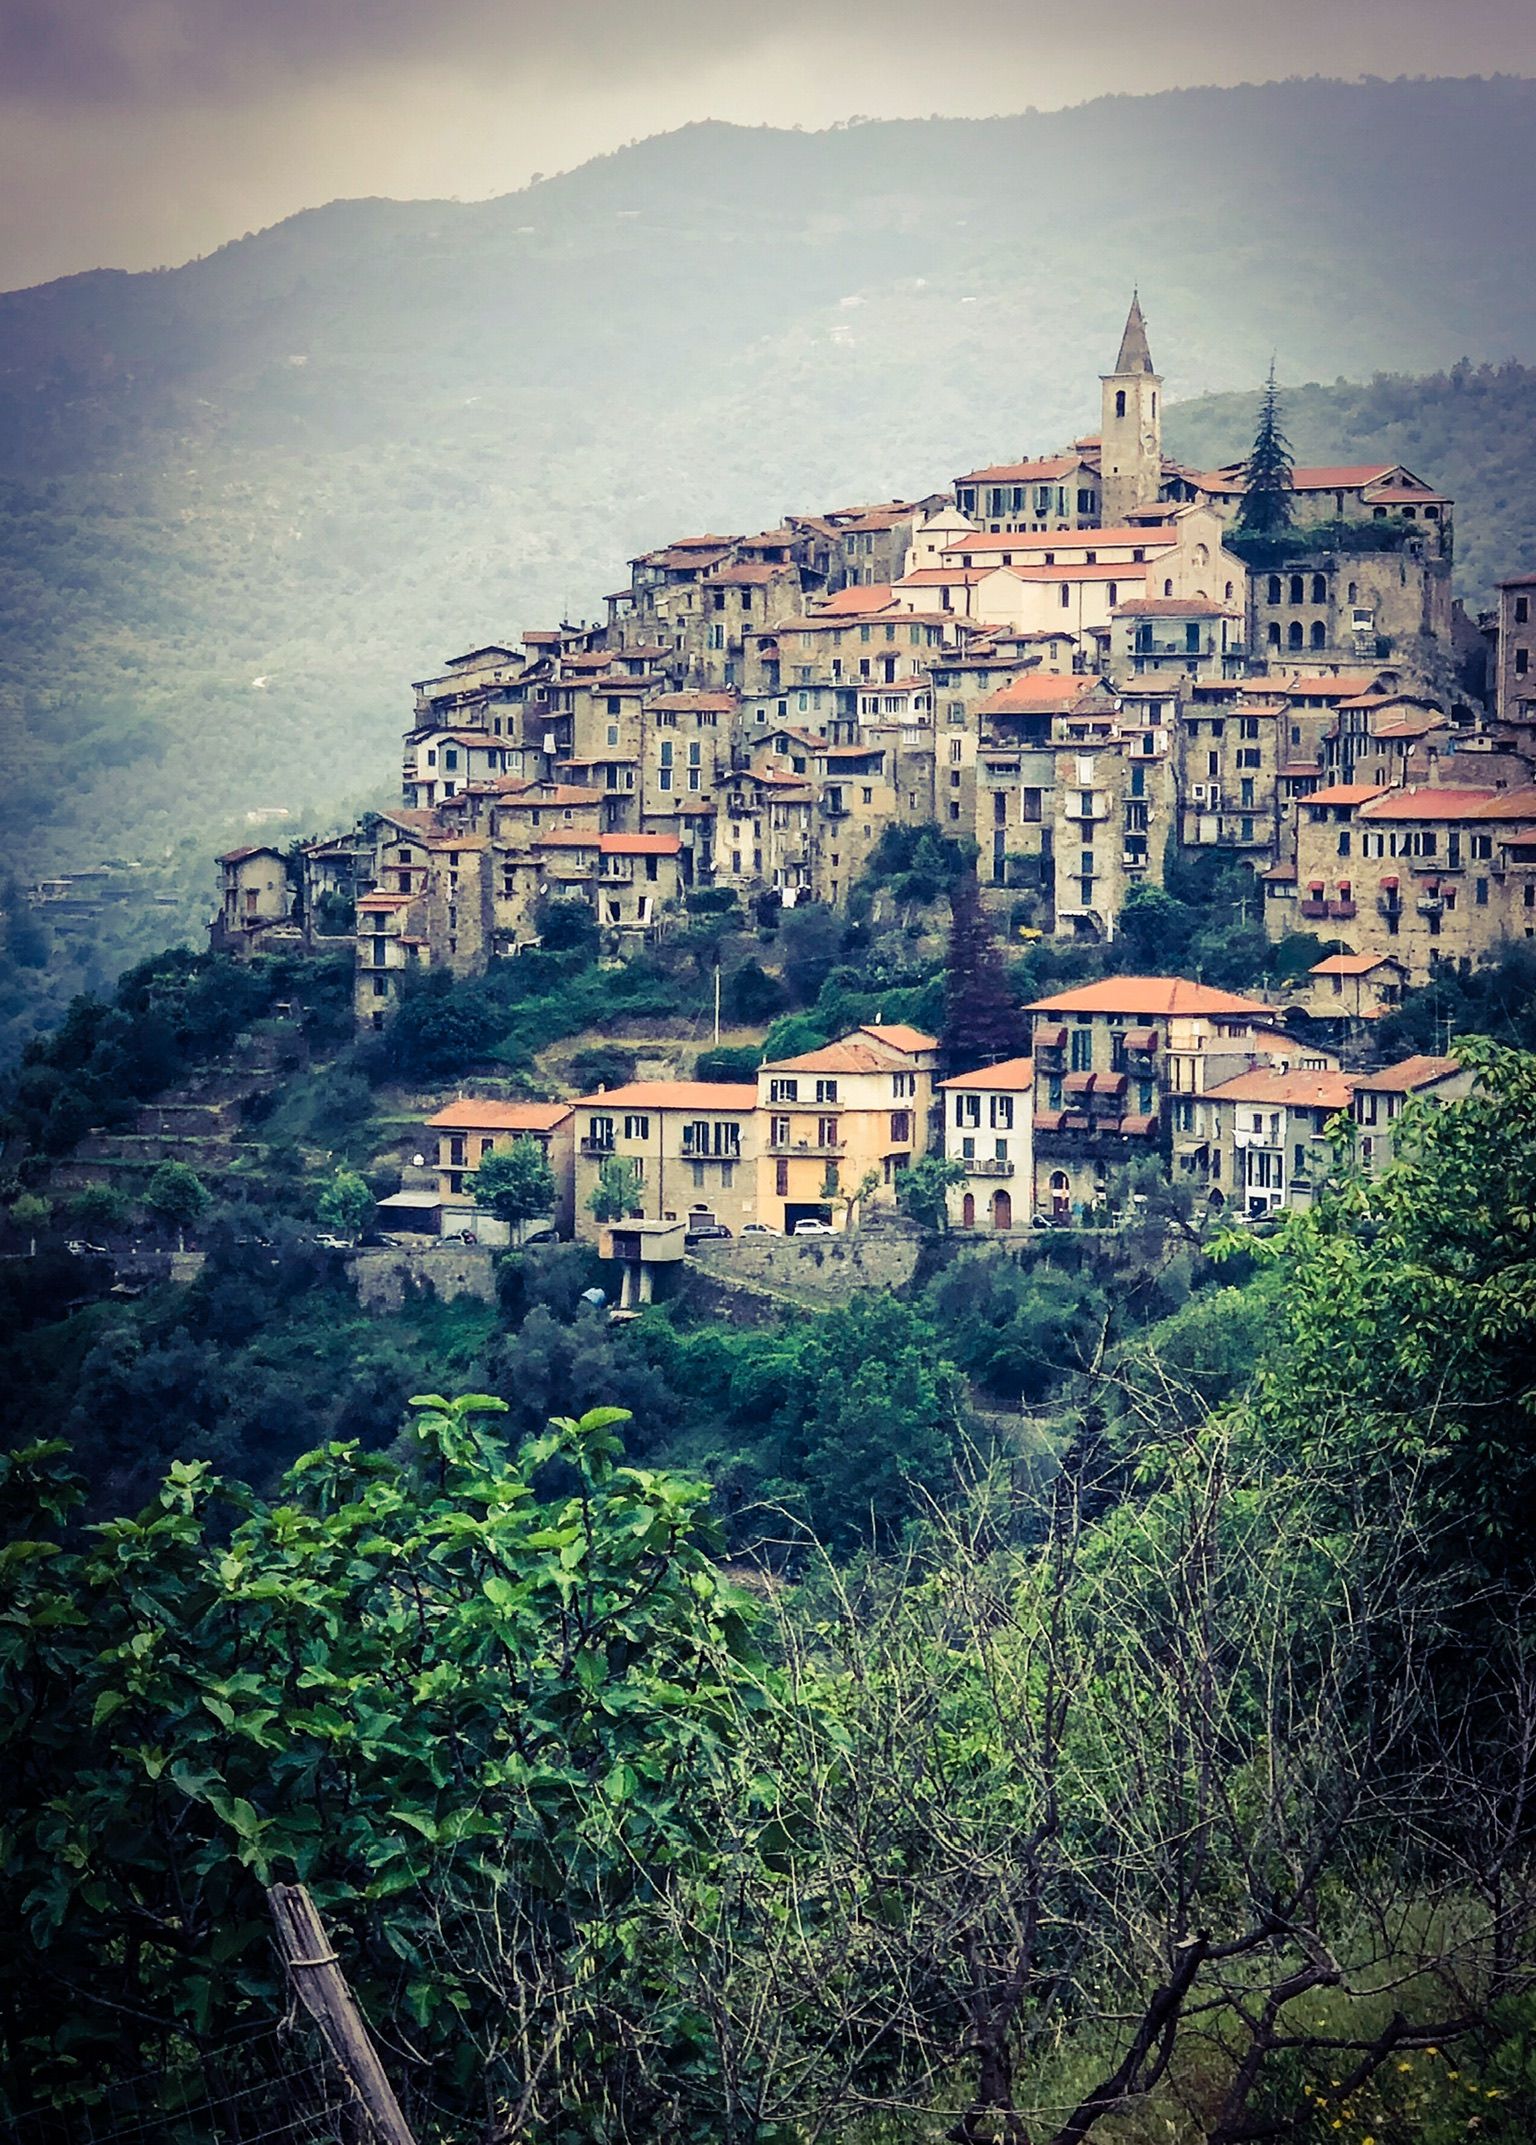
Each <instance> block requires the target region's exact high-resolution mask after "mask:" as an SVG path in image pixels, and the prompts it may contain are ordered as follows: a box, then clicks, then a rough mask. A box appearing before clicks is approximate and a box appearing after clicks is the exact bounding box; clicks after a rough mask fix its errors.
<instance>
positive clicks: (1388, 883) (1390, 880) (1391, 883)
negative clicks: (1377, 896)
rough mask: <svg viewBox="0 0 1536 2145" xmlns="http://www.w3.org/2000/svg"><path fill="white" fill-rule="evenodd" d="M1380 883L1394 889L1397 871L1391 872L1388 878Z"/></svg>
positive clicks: (1396, 881)
mask: <svg viewBox="0 0 1536 2145" xmlns="http://www.w3.org/2000/svg"><path fill="white" fill-rule="evenodd" d="M1381 883H1382V885H1383V886H1390V887H1392V888H1393V889H1394V890H1395V889H1396V887H1397V883H1398V880H1397V873H1396V872H1393V873H1392V875H1391V877H1390V878H1385V879H1383V880H1382V882H1381Z"/></svg>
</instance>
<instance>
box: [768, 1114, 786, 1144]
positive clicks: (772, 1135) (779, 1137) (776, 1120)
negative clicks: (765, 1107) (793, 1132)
mask: <svg viewBox="0 0 1536 2145" xmlns="http://www.w3.org/2000/svg"><path fill="white" fill-rule="evenodd" d="M768 1143H769V1145H770V1146H772V1147H787V1146H788V1145H789V1119H788V1118H787V1117H770V1118H769V1120H768Z"/></svg>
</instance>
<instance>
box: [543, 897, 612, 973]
mask: <svg viewBox="0 0 1536 2145" xmlns="http://www.w3.org/2000/svg"><path fill="white" fill-rule="evenodd" d="M533 923H534V929H535V930H536V931H537V932H538V934H539V944H540V945H541V946H542V947H543V948H544V950H545V952H546V953H579V954H582V955H584V956H585V958H586V959H588V960H595V959H596V958H597V917H596V915H595V914H594V913H593V909H592V904H591V902H589V901H579V900H578V901H568V900H565V899H563V898H562V897H561V896H560V895H558V894H541V895H540V896H539V899H538V900H537V902H536V903H535V904H534V911H533Z"/></svg>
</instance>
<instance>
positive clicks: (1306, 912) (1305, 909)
mask: <svg viewBox="0 0 1536 2145" xmlns="http://www.w3.org/2000/svg"><path fill="white" fill-rule="evenodd" d="M1301 913H1302V915H1303V916H1309V917H1312V918H1314V919H1316V920H1319V921H1320V920H1321V919H1322V918H1323V917H1325V916H1326V915H1327V914H1328V903H1327V902H1326V901H1319V900H1315V899H1308V900H1306V901H1303V902H1302V904H1301Z"/></svg>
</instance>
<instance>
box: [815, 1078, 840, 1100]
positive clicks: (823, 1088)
mask: <svg viewBox="0 0 1536 2145" xmlns="http://www.w3.org/2000/svg"><path fill="white" fill-rule="evenodd" d="M816 1100H817V1101H818V1102H836V1100H837V1082H836V1081H835V1080H818V1081H817V1082H816Z"/></svg>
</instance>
